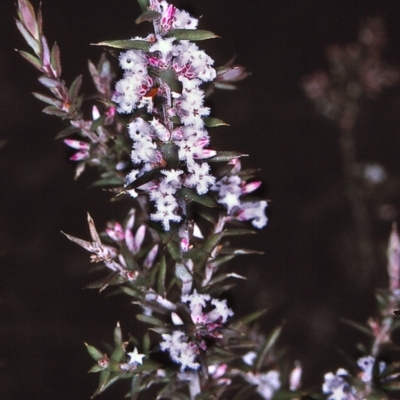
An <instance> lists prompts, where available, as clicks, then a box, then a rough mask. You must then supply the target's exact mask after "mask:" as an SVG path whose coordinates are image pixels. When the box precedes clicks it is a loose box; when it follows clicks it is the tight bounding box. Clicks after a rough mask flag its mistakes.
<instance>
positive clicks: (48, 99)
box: [32, 92, 62, 108]
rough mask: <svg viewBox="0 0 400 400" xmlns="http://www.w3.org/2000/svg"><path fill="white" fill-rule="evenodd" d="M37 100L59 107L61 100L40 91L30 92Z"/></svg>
mask: <svg viewBox="0 0 400 400" xmlns="http://www.w3.org/2000/svg"><path fill="white" fill-rule="evenodd" d="M32 94H33V95H34V96H35V97H36V98H37V99H38V100H40V101H43V102H44V103H47V104H50V105H52V106H54V107H57V108H61V107H62V102H61V101H60V100H57V99H54V98H53V97H50V96H46V95H45V94H41V93H36V92H33V93H32Z"/></svg>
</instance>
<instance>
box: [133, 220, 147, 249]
mask: <svg viewBox="0 0 400 400" xmlns="http://www.w3.org/2000/svg"><path fill="white" fill-rule="evenodd" d="M145 235H146V226H145V225H140V227H139V229H138V230H137V231H136V235H135V244H134V248H135V251H136V252H137V251H139V250H140V247H141V246H142V243H143V240H144V237H145Z"/></svg>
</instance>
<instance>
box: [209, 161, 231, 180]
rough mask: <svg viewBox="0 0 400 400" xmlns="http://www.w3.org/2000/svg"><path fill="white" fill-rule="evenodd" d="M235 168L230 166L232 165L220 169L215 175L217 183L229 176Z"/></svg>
mask: <svg viewBox="0 0 400 400" xmlns="http://www.w3.org/2000/svg"><path fill="white" fill-rule="evenodd" d="M234 167H235V166H234V165H230V164H226V165H223V166H222V167H220V168H218V169H217V170H216V171H215V172H214V173H213V175H214V176H215V178H216V179H217V181H219V180H220V179H222V178H223V177H225V176H226V175H228V174H229V173H230V172H231V171H232V170H233V168H234Z"/></svg>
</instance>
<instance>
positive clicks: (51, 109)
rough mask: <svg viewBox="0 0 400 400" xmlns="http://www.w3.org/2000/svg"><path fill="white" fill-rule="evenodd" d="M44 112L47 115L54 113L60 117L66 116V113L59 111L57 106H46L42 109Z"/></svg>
mask: <svg viewBox="0 0 400 400" xmlns="http://www.w3.org/2000/svg"><path fill="white" fill-rule="evenodd" d="M42 111H43V112H44V113H45V114H49V115H55V116H56V117H60V118H67V116H68V114H67V113H66V112H64V111H61V110H60V109H58V108H57V107H54V106H48V107H45V108H43V110H42Z"/></svg>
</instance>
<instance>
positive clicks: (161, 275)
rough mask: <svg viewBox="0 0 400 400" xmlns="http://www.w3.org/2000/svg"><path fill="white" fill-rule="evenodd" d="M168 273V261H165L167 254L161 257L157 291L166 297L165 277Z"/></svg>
mask: <svg viewBox="0 0 400 400" xmlns="http://www.w3.org/2000/svg"><path fill="white" fill-rule="evenodd" d="M166 275H167V262H166V261H165V254H164V255H163V256H162V257H161V261H160V268H159V271H158V280H157V293H158V294H160V295H161V296H163V297H165V277H166Z"/></svg>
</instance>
